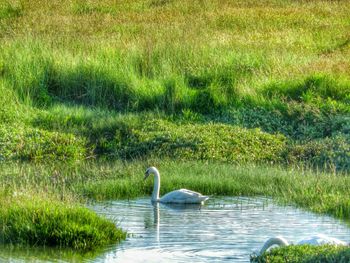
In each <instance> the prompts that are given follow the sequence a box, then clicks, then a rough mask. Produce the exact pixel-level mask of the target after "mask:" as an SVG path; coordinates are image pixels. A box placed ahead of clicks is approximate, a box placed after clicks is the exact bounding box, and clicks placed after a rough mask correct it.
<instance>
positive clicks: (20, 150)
mask: <svg viewBox="0 0 350 263" xmlns="http://www.w3.org/2000/svg"><path fill="white" fill-rule="evenodd" d="M349 14H350V3H349V2H347V1H321V0H312V1H289V0H287V1H284V0H283V1H282V0H266V1H257V0H246V1H225V0H214V1H209V0H203V1H185V0H180V1H172V0H137V1H130V0H122V1H112V0H102V1H94V0H91V1H80V0H64V1H61V2H60V3H59V4H58V3H55V2H52V1H51V2H50V3H47V2H45V1H42V0H21V1H16V0H6V1H5V0H0V94H1V96H0V105H1V107H0V137H1V139H0V162H1V165H2V166H3V168H4V171H2V172H0V173H1V174H2V176H0V177H1V180H0V185H1V184H2V189H0V192H1V191H5V192H6V191H10V192H13V191H17V189H20V190H21V191H23V189H27V188H29V189H37V190H38V189H41V190H42V189H46V190H47V191H48V193H49V195H51V194H52V195H53V196H56V197H59V198H58V200H57V202H56V201H55V202H54V204H55V209H56V210H55V211H58V212H57V213H60V212H59V211H61V212H62V214H61V216H62V217H64V216H68V215H69V214H72V215H73V214H75V213H76V210H75V209H78V210H79V212H77V213H78V214H79V215H83V214H84V213H88V212H86V211H85V212H84V211H83V212H82V210H80V209H81V208H75V207H76V203H74V202H73V204H72V207H71V208H69V209H68V208H67V209H68V210H67V209H66V208H65V207H64V205H63V203H61V202H63V201H61V199H60V198H63V197H64V196H66V195H68V196H69V195H71V194H72V193H73V194H74V198H73V199H74V200H75V198H77V199H78V200H80V201H81V200H84V198H83V197H85V198H86V197H89V198H97V199H99V198H102V199H103V198H125V197H136V196H138V195H140V194H149V192H150V185H144V184H142V183H140V182H139V178H138V177H137V176H136V174H137V173H138V172H139V171H140V170H143V169H144V168H145V166H146V165H145V164H146V163H147V160H149V158H154V159H156V160H159V158H165V159H167V158H173V159H175V160H173V161H172V162H169V161H166V162H165V163H166V165H164V166H163V167H161V168H162V171H164V173H165V174H168V176H166V177H165V181H164V184H163V186H162V187H163V190H164V191H165V190H169V189H172V188H173V187H175V186H176V187H182V186H186V187H192V188H193V189H195V190H196V189H197V190H201V191H202V192H205V193H207V194H222V195H226V194H227V195H239V194H245V195H269V196H272V197H274V198H277V199H278V200H280V201H282V202H287V203H293V204H295V205H297V206H300V207H304V208H305V209H310V210H312V211H316V212H320V213H329V214H332V215H334V216H337V217H340V218H348V217H349V201H348V198H347V193H348V190H349V189H348V188H347V185H349V182H348V179H347V175H348V173H349V170H350V155H349V153H350V137H349V134H350V95H349V94H350V78H349V73H350V62H349V61H350V59H349V56H350V52H349V51H350V49H349V48H350V46H349V43H350V41H349V39H350V36H349V33H348V32H350V24H349V21H350V15H349ZM90 159H96V160H97V161H98V162H102V164H97V165H92V164H90V162H89V161H88V160H90ZM135 159H136V160H135ZM106 160H108V161H111V162H112V163H111V164H106V163H103V161H106ZM131 160H133V161H134V162H132V163H128V162H129V161H131ZM48 161H49V162H50V164H51V166H52V167H51V166H50V165H44V164H45V163H46V162H48ZM56 161H61V162H63V164H62V163H61V164H57V163H56ZM125 161H128V162H127V163H128V164H129V165H128V166H126V165H124V164H123V162H125ZM13 162H16V164H18V167H17V166H16V165H15V164H13ZM23 162H26V163H23ZM157 162H158V161H157ZM33 163H35V165H34V164H33ZM159 164H162V163H161V162H159ZM271 164H273V165H276V167H277V168H273V167H272V168H271V167H270V165H271ZM32 165H33V166H32ZM257 165H259V166H257ZM65 166H67V167H65ZM129 166H130V167H129ZM167 166H168V167H167ZM74 167H75V168H74ZM257 167H258V168H257ZM265 167H269V168H265ZM280 167H283V168H280ZM306 167H307V168H306ZM170 168H172V169H173V170H172V169H170ZM308 168H311V169H313V172H312V171H306V170H307V169H308ZM122 169H124V170H125V169H126V172H121V171H118V170H122ZM205 169H207V170H205ZM112 170H117V171H118V172H116V173H114V172H112ZM188 170H191V171H193V174H194V175H193V176H189V177H186V178H184V177H183V176H181V174H184V173H186V172H187V171H188ZM208 172H210V174H211V175H210V176H209V175H207V174H208ZM8 174H10V176H9V175H8ZM97 174H98V175H99V176H97ZM301 174H302V175H301ZM68 175H70V176H68ZM213 175H215V176H217V177H218V178H220V179H221V180H222V183H220V182H219V181H215V182H213V180H212V177H213ZM15 178H16V180H15ZM247 180H248V181H249V184H247V183H246V182H247ZM53 182H54V183H53ZM52 183H53V185H51V184H52ZM44 192H45V191H44ZM42 195H43V194H42V193H41V191H39V194H38V196H39V197H40V196H42ZM44 196H45V195H44ZM5 199H6V198H5ZM5 199H4V197H2V198H1V200H5ZM39 199H40V198H39ZM44 199H45V198H43V199H40V201H38V202H39V203H41V205H38V207H39V208H38V210H40V209H43V210H42V212H43V213H42V214H40V213H39V214H40V215H45V216H46V214H45V213H46V212H45V213H44V211H46V210H45V209H46V207H47V203H45V200H44ZM18 200H20V199H18ZM15 201H16V198H14V202H15ZM32 203H33V204H34V203H36V201H35V200H32V201H28V203H25V202H24V203H23V204H22V203H18V207H17V206H15V207H14V208H12V209H19V210H18V211H21V212H19V213H22V215H23V218H26V215H27V213H28V211H29V210H28V209H31V211H33V209H34V210H35V209H36V207H34V206H31V204H32ZM21 205H22V206H21ZM26 205H27V206H26ZM24 206H26V207H24ZM16 207H17V208H16ZM5 208H6V209H5ZM5 208H3V209H5V210H4V211H3V213H2V215H4V216H5V215H6V216H10V214H11V213H15V212H16V211H17V210H16V211H15V210H10V207H8V206H5ZM26 209H27V210H26ZM78 210H77V211H78ZM40 211H41V210H40ZM6 213H7V214H6ZM16 213H17V212H16ZM48 213H49V214H48V216H51V214H50V211H48ZM84 215H85V214H84ZM88 217H89V218H91V221H90V223H89V225H91V226H92V225H93V222H94V221H95V220H97V221H98V220H99V219H94V216H93V215H92V214H89V215H88ZM20 218H21V217H19V220H20ZM101 220H102V219H101ZM63 221H64V220H63ZM18 222H22V221H18ZM22 223H23V224H24V221H23V222H22ZM79 224H80V223H79ZM101 224H102V225H103V224H105V223H102V221H101ZM81 226H82V227H83V228H84V224H82V225H81ZM45 227H46V226H44V228H45ZM78 228H79V227H78ZM19 229H20V228H19ZM67 229H71V230H72V229H73V227H72V226H70V225H69V224H68V225H67ZM71 230H69V231H68V232H69V233H73V232H74V231H75V230H74V231H73V230H72V232H70V231H71ZM90 230H91V229H90ZM90 230H87V232H88V231H90ZM21 231H22V230H21ZM35 231H36V230H35ZM77 231H78V230H77ZM79 231H80V230H79ZM87 232H86V233H87ZM24 233H26V232H24ZM28 233H29V232H28ZM28 233H27V234H28ZM86 233H85V232H84V235H85V234H86ZM89 233H90V232H89ZM91 233H93V231H92V232H91ZM27 234H25V235H27ZM91 235H94V234H91ZM27 237H29V236H27ZM74 238H75V237H74ZM94 238H96V240H98V239H99V238H101V239H103V238H102V236H98V235H96V236H94ZM24 239H26V238H23V240H24ZM101 239H100V240H101ZM107 239H108V238H106V240H107ZM112 239H113V238H112ZM39 240H41V241H42V243H43V244H46V242H48V241H47V240H46V239H45V237H42V238H40V239H39ZM18 241H20V240H18ZM56 241H57V242H56V243H55V244H68V243H66V241H65V238H64V237H62V238H58V237H57V240H56ZM16 242H17V241H16ZM79 242H80V241H79ZM94 242H95V241H91V245H93V244H95V243H94ZM96 242H97V243H98V241H96ZM29 243H30V242H29ZM49 243H50V242H49ZM89 243H90V242H89ZM97 243H96V244H97ZM69 244H70V243H69ZM87 246H89V245H87ZM77 247H79V246H77Z"/></svg>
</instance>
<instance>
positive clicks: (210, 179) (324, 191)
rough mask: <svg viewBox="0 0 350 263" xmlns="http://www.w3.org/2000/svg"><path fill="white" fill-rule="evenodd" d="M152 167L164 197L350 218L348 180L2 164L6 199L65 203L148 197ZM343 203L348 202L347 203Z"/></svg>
mask: <svg viewBox="0 0 350 263" xmlns="http://www.w3.org/2000/svg"><path fill="white" fill-rule="evenodd" d="M151 165H155V166H157V167H158V168H159V170H160V172H161V174H162V187H161V194H164V193H166V192H169V191H171V190H173V189H177V188H189V189H193V190H195V191H200V192H202V193H205V194H207V195H212V196H222V195H228V196H239V195H244V196H267V197H273V198H274V199H276V200H277V201H279V202H281V203H282V204H292V205H295V206H297V207H301V208H305V209H307V210H311V211H314V212H316V213H323V214H330V215H333V216H335V217H338V218H342V219H344V220H348V219H349V218H350V209H349V208H350V205H349V200H348V198H346V195H347V193H348V191H349V185H350V182H349V180H350V178H349V177H348V176H346V175H345V174H338V175H335V174H330V173H325V172H321V171H320V172H314V171H312V170H303V169H291V168H290V169H285V168H278V167H271V166H256V165H243V166H240V165H232V164H227V163H218V162H199V161H191V162H188V161H187V162H186V161H182V162H179V161H171V160H165V159H153V160H148V161H136V162H135V161H134V162H120V161H117V162H109V161H108V162H101V163H95V162H91V163H85V164H74V165H64V166H62V164H59V163H57V164H56V165H54V164H52V165H51V166H47V165H43V164H36V165H33V164H23V165H19V166H18V165H12V164H3V165H2V167H1V168H2V169H1V174H0V178H1V180H0V181H1V182H2V187H3V188H4V189H7V190H6V192H7V193H13V192H14V191H16V192H21V191H25V190H21V189H26V188H28V187H29V189H31V188H32V189H46V191H48V192H49V193H53V194H54V195H55V196H59V197H60V198H61V199H65V198H67V197H70V196H71V195H72V194H73V196H75V197H74V198H75V199H76V198H78V200H79V199H81V198H83V199H82V201H83V200H84V199H85V198H88V199H93V200H106V199H121V198H123V199H126V198H136V197H139V196H144V195H150V194H151V192H152V189H153V188H152V187H153V183H152V182H151V180H150V181H147V182H146V183H145V182H143V180H142V178H143V172H144V170H145V169H146V168H147V167H148V166H151ZM344 197H345V198H344Z"/></svg>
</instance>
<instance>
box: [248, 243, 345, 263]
mask: <svg viewBox="0 0 350 263" xmlns="http://www.w3.org/2000/svg"><path fill="white" fill-rule="evenodd" d="M349 259H350V249H349V248H347V247H342V246H338V247H335V246H318V247H316V246H307V245H302V246H288V247H282V248H279V249H274V250H272V251H271V252H267V253H264V254H263V255H261V256H259V257H252V258H251V262H255V263H267V262H281V263H282V262H300V263H314V262H327V263H336V262H348V261H349Z"/></svg>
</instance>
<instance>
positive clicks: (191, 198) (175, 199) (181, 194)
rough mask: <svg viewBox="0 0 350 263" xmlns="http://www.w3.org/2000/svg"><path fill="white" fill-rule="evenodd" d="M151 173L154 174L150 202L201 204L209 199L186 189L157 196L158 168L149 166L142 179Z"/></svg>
mask: <svg viewBox="0 0 350 263" xmlns="http://www.w3.org/2000/svg"><path fill="white" fill-rule="evenodd" d="M151 174H153V175H154V187H153V192H152V198H151V201H152V202H160V203H168V204H169V203H172V204H203V203H204V202H205V201H206V200H208V199H209V197H208V196H205V195H202V194H201V193H197V192H194V191H191V190H187V189H179V190H175V191H172V192H170V193H167V194H166V195H164V196H162V197H161V198H159V189H160V174H159V171H158V169H157V168H155V167H149V168H148V169H147V170H146V172H145V177H144V180H146V179H147V178H148V177H149V176H150V175H151Z"/></svg>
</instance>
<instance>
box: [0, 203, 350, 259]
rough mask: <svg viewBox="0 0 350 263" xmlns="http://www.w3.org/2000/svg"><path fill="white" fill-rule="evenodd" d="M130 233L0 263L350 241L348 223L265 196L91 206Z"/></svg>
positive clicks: (28, 252)
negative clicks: (318, 237)
mask: <svg viewBox="0 0 350 263" xmlns="http://www.w3.org/2000/svg"><path fill="white" fill-rule="evenodd" d="M89 207H90V208H91V209H93V210H95V211H96V212H97V213H98V214H100V215H102V216H105V217H107V218H109V219H111V220H113V221H114V222H115V223H116V224H117V225H118V226H119V227H122V228H123V229H124V230H126V231H128V233H129V237H128V238H127V240H125V241H124V242H122V243H121V244H119V245H112V246H109V247H107V248H104V249H103V250H102V251H100V252H98V253H97V254H96V253H94V254H88V255H85V256H81V255H76V254H75V253H74V252H72V251H68V252H67V251H63V252H62V251H61V250H57V249H40V248H37V249H18V248H16V249H15V250H14V249H8V248H4V247H0V262H16V263H17V262H136V263H137V262H186V263H188V262H249V256H250V255H251V254H252V253H253V252H254V251H257V250H259V248H260V247H261V246H262V245H263V243H264V241H265V240H266V239H268V238H269V237H272V236H276V235H280V236H284V237H285V238H286V239H287V240H288V241H290V242H296V241H298V240H300V239H302V238H305V237H308V236H312V235H315V234H317V233H322V234H326V235H329V236H332V237H336V238H339V239H342V240H344V241H347V242H349V241H350V229H349V228H348V227H347V225H345V223H343V222H341V221H340V220H337V219H334V218H332V217H329V216H321V215H316V214H314V213H310V212H306V211H303V210H301V209H296V208H294V207H290V206H278V205H276V204H275V203H274V202H273V201H272V200H270V199H266V198H245V197H224V198H212V199H210V200H209V201H208V202H207V203H206V204H205V205H204V206H196V205H187V206H181V205H175V206H174V205H164V204H158V205H152V204H151V201H150V198H149V197H147V198H140V199H135V200H129V201H128V200H118V201H109V202H100V203H94V204H91V205H89Z"/></svg>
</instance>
